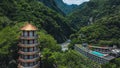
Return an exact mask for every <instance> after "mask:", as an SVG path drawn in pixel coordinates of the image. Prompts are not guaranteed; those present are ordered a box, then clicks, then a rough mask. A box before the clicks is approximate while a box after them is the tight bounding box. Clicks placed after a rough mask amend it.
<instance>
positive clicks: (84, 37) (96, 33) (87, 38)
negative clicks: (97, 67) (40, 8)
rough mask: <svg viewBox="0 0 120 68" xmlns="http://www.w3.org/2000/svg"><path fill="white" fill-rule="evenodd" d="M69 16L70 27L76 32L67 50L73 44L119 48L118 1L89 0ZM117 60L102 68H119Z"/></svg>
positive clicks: (119, 15) (119, 6)
mask: <svg viewBox="0 0 120 68" xmlns="http://www.w3.org/2000/svg"><path fill="white" fill-rule="evenodd" d="M82 6H83V7H81V6H80V7H81V9H78V10H77V11H75V12H73V13H72V14H70V15H69V16H68V17H69V19H70V24H71V26H72V27H73V28H74V29H75V30H78V31H76V33H75V34H72V35H71V36H70V37H71V39H72V42H71V44H70V45H69V48H71V49H73V46H74V44H76V43H78V44H81V43H89V44H91V45H94V46H113V45H117V47H119V48H120V42H119V41H120V22H119V21H120V12H119V11H120V0H90V1H89V2H86V3H84V4H82ZM118 62H120V60H119V58H116V59H115V60H113V61H111V62H110V63H107V64H104V65H102V68H119V67H120V65H119V64H118Z"/></svg>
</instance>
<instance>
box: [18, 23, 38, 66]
mask: <svg viewBox="0 0 120 68" xmlns="http://www.w3.org/2000/svg"><path fill="white" fill-rule="evenodd" d="M20 30H21V31H22V33H21V37H20V42H19V44H18V46H19V52H18V53H19V59H18V62H19V64H18V68H39V66H40V65H39V61H38V59H39V54H38V52H39V48H38V47H37V46H38V41H37V38H38V36H37V34H36V31H37V28H36V27H35V26H33V25H32V24H28V23H27V24H26V25H25V26H23V27H22V28H21V29H20Z"/></svg>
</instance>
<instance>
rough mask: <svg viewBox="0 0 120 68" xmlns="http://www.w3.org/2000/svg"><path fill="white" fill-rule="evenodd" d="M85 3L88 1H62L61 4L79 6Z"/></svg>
mask: <svg viewBox="0 0 120 68" xmlns="http://www.w3.org/2000/svg"><path fill="white" fill-rule="evenodd" d="M86 1H89V0H63V2H64V3H66V4H68V5H71V4H77V5H80V4H81V3H83V2H86Z"/></svg>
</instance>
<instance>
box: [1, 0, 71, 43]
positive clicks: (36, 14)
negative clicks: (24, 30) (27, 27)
mask: <svg viewBox="0 0 120 68" xmlns="http://www.w3.org/2000/svg"><path fill="white" fill-rule="evenodd" d="M0 4H1V5H0V14H1V19H2V20H1V23H0V24H1V26H2V27H1V28H3V27H5V26H6V25H8V24H9V23H10V25H12V26H14V25H13V24H14V23H13V22H11V21H14V22H17V23H19V22H23V21H32V22H34V24H35V25H36V26H37V27H38V28H39V29H43V30H45V31H46V32H47V33H49V34H51V35H52V36H53V37H54V38H55V39H57V41H58V42H63V41H64V40H66V39H67V37H68V36H69V35H70V33H71V32H72V30H71V28H70V26H69V25H68V24H67V20H66V19H65V18H64V17H63V16H62V15H60V14H58V13H57V12H55V11H53V10H51V9H50V8H48V7H45V6H44V5H43V4H42V3H41V2H39V1H36V0H11V1H8V0H1V1H0ZM6 21H7V22H6Z"/></svg>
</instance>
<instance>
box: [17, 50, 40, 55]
mask: <svg viewBox="0 0 120 68" xmlns="http://www.w3.org/2000/svg"><path fill="white" fill-rule="evenodd" d="M39 51H40V50H39V49H38V50H37V51H32V52H24V51H21V50H19V52H18V53H19V54H22V55H34V54H37V53H39Z"/></svg>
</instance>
